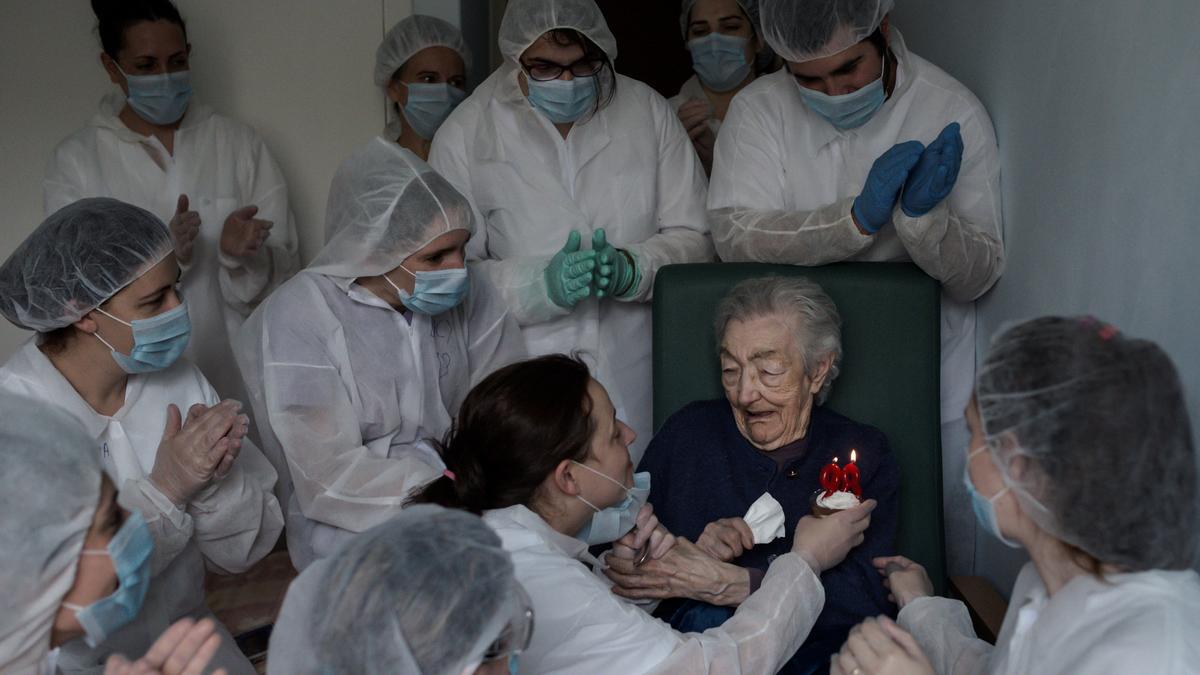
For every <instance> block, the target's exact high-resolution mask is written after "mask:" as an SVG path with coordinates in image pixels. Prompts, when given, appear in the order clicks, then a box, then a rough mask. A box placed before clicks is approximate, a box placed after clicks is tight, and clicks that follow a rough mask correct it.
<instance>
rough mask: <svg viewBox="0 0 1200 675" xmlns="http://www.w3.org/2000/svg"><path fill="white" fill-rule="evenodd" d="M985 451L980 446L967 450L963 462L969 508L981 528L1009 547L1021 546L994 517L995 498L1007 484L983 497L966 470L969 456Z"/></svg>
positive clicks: (1001, 495) (1002, 491)
mask: <svg viewBox="0 0 1200 675" xmlns="http://www.w3.org/2000/svg"><path fill="white" fill-rule="evenodd" d="M986 451H987V447H986V446H982V447H979V448H976V449H974V450H972V451H971V452H968V453H967V461H966V463H965V464H963V485H965V486H967V494H969V495H970V496H971V508H972V509H973V510H974V511H975V519H976V520H978V521H979V524H980V525H982V526H983V529H985V530H987V531H988V532H990V533H991V535H992V536H993V537H995V538H997V539H999V540H1000V541H1001V542H1003V543H1004V545H1005V546H1008V547H1009V548H1021V545H1020V544H1018V543H1017V542H1015V541H1013V540H1011V539H1009V538H1008V537H1005V536H1004V534H1003V533H1002V532H1001V531H1000V521H999V520H998V519H997V518H996V500H997V499H1000V498H1001V497H1003V496H1004V494H1005V493H1007V492H1008V486H1007V485H1006V486H1004V489H1003V490H1001V491H999V492H997V493H996V494H994V495H992V496H991V497H984V496H983V495H981V494H979V491H978V490H976V489H975V484H974V483H972V482H971V473H970V471H969V470H968V467H969V466H970V464H971V458H973V457H974V456H975V455H978V454H979V453H981V452H986ZM989 461H990V459H989Z"/></svg>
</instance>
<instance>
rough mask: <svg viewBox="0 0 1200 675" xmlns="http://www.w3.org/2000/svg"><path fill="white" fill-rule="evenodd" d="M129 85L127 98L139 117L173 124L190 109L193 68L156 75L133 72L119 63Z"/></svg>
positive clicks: (153, 122) (154, 122) (118, 67)
mask: <svg viewBox="0 0 1200 675" xmlns="http://www.w3.org/2000/svg"><path fill="white" fill-rule="evenodd" d="M117 70H120V71H121V74H122V75H124V76H125V82H126V83H127V84H128V85H129V95H128V96H127V97H126V101H127V102H128V103H129V107H130V108H133V111H134V112H135V113H137V115H138V117H140V118H142V119H144V120H146V121H147V122H150V123H151V124H158V125H161V126H166V125H168V124H174V123H176V122H178V121H179V120H180V118H182V117H183V113H185V112H187V107H188V103H189V102H190V101H191V100H192V71H190V70H180V71H177V72H174V73H158V74H157V75H130V74H128V73H126V72H125V71H123V70H121V67H120V66H117Z"/></svg>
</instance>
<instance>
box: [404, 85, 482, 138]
mask: <svg viewBox="0 0 1200 675" xmlns="http://www.w3.org/2000/svg"><path fill="white" fill-rule="evenodd" d="M404 86H405V87H407V88H408V103H405V104H404V120H405V121H406V122H408V124H409V125H411V126H412V129H413V131H415V132H417V135H418V136H420V137H421V138H424V139H425V140H427V141H432V140H433V135H434V134H436V133H437V130H438V127H440V126H442V122H445V121H446V118H447V117H449V116H450V113H451V112H453V111H454V109H455V108H456V107H458V104H459V103H462V102H463V99H465V98H466V97H467V92H465V91H463V90H462V89H459V88H458V87H452V86H450V85H449V84H446V83H445V82H440V83H437V84H427V83H424V82H413V83H411V84H410V83H404Z"/></svg>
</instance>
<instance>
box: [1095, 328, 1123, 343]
mask: <svg viewBox="0 0 1200 675" xmlns="http://www.w3.org/2000/svg"><path fill="white" fill-rule="evenodd" d="M1120 332H1121V331H1119V330H1117V329H1116V327H1115V326H1110V325H1107V324H1106V325H1105V326H1104V327H1103V328H1101V329H1100V332H1099V333H1098V335H1099V336H1100V339H1101V340H1104V341H1105V342H1108V341H1109V340H1111V339H1113V338H1114V337H1115V336H1116V335H1117V333H1120Z"/></svg>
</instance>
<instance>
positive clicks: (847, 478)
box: [812, 450, 862, 518]
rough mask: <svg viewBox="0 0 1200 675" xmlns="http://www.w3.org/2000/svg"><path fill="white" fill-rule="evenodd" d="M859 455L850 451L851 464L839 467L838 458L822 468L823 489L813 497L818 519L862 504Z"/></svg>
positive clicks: (814, 513) (813, 508)
mask: <svg viewBox="0 0 1200 675" xmlns="http://www.w3.org/2000/svg"><path fill="white" fill-rule="evenodd" d="M857 460H858V453H857V451H855V450H851V451H850V463H849V464H847V465H846V466H845V467H842V466H839V465H838V458H837V457H834V458H833V461H831V462H830V463H828V464H826V465H825V466H824V467H822V468H821V488H820V489H819V490H817V491H816V492H814V493H813V495H812V514H813V515H814V516H816V517H818V518H823V517H825V516H830V515H833V514H835V513H837V512H838V511H844V510H846V509H850V508H854V507H855V506H858V505H859V503H861V502H862V484H861V481H860V480H859V475H858V465H857V464H856V463H855V462H856V461H857Z"/></svg>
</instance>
